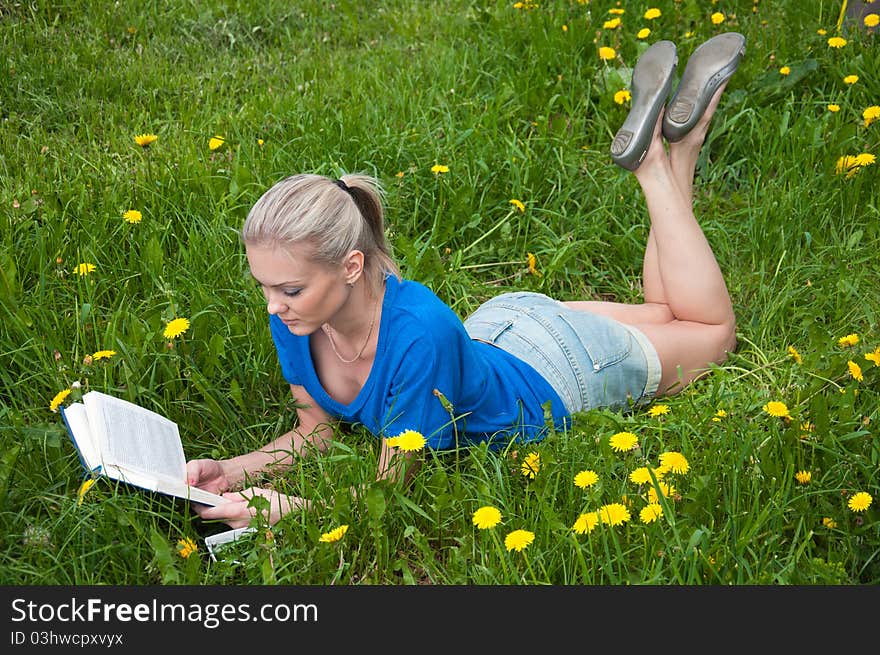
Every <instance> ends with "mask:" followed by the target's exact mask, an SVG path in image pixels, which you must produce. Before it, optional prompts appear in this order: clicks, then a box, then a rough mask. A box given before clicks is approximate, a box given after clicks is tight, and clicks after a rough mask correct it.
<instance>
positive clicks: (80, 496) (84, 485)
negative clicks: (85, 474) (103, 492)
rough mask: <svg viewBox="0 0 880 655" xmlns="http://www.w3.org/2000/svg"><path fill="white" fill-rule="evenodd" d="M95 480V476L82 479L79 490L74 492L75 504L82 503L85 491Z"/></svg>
mask: <svg viewBox="0 0 880 655" xmlns="http://www.w3.org/2000/svg"><path fill="white" fill-rule="evenodd" d="M95 482H97V480H96V479H95V478H89V479H88V480H83V483H82V484H81V485H79V491H77V492H76V504H77V505H82V504H83V498H84V497H85V495H86V492H87V491H88V490H89V489H91V488H92V487H93V486H94V484H95Z"/></svg>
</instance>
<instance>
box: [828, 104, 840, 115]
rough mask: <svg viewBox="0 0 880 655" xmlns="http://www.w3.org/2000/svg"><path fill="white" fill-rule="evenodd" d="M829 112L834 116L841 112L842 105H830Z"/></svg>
mask: <svg viewBox="0 0 880 655" xmlns="http://www.w3.org/2000/svg"><path fill="white" fill-rule="evenodd" d="M828 111H830V112H831V113H832V114H836V113H837V112H839V111H840V105H836V104H834V103H833V102H832V103H831V104H830V105H828Z"/></svg>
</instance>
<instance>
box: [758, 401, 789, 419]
mask: <svg viewBox="0 0 880 655" xmlns="http://www.w3.org/2000/svg"><path fill="white" fill-rule="evenodd" d="M762 409H763V410H764V411H765V412H767V413H768V414H769V415H770V416H775V417H777V418H791V415H790V414H789V413H788V406H787V405H786V404H785V403H783V402H779V401H778V400H771V401H770V402H768V403H767V404H766V405H764V407H763V408H762Z"/></svg>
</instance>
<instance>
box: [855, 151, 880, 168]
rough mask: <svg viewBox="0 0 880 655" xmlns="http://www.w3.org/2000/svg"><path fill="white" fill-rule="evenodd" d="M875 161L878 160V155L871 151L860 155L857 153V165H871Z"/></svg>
mask: <svg viewBox="0 0 880 655" xmlns="http://www.w3.org/2000/svg"><path fill="white" fill-rule="evenodd" d="M875 161H877V157H875V156H874V155H873V154H871V153H870V152H863V153H861V154H860V155H856V166H870V165H871V164H873V163H874V162H875Z"/></svg>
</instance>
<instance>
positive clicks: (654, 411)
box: [648, 405, 669, 418]
mask: <svg viewBox="0 0 880 655" xmlns="http://www.w3.org/2000/svg"><path fill="white" fill-rule="evenodd" d="M668 413H669V405H654V406H653V407H651V409H649V410H648V416H650V417H651V418H657V417H658V416H663V415H665V414H668Z"/></svg>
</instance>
